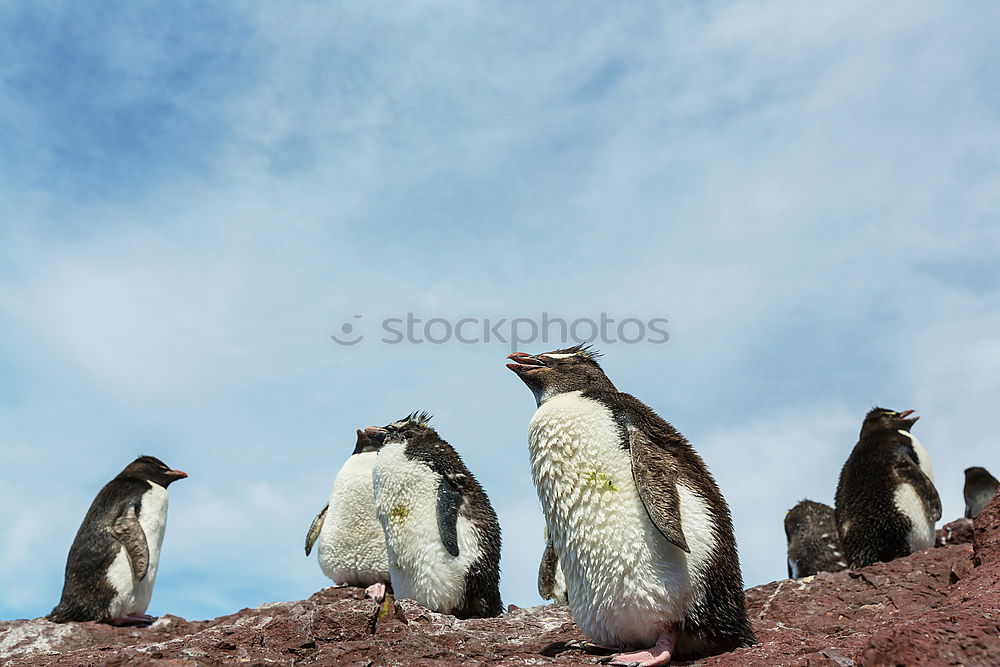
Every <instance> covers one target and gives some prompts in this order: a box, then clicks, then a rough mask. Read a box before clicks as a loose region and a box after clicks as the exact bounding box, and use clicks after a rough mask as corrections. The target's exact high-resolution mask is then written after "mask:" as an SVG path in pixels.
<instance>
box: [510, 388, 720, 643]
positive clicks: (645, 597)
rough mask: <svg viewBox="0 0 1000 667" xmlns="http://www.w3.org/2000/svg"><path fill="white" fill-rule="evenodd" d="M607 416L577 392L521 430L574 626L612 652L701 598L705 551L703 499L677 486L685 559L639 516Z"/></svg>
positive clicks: (708, 522) (708, 547)
mask: <svg viewBox="0 0 1000 667" xmlns="http://www.w3.org/2000/svg"><path fill="white" fill-rule="evenodd" d="M620 442H621V436H620V434H619V431H618V428H617V424H616V422H615V420H614V417H613V415H612V414H611V412H610V410H608V409H607V408H606V407H605V406H604V405H602V404H601V403H599V402H597V401H593V400H590V399H586V398H583V397H582V395H581V394H580V392H570V393H564V394H560V395H558V396H555V397H553V398H550V399H548V400H547V401H546V402H544V403H543V404H542V405H541V406H539V408H538V410H537V411H536V412H535V415H534V417H532V420H531V424H530V426H529V429H528V449H529V454H530V457H531V468H532V476H533V477H534V481H535V486H536V488H537V490H538V497H539V500H540V501H541V504H542V510H543V512H544V514H545V517H546V522H547V524H548V527H549V530H550V531H551V534H552V538H553V543H554V544H555V548H556V552H557V553H558V554H559V556H560V564H561V566H562V569H563V573H564V576H565V579H566V587H567V593H568V597H569V604H570V607H571V608H572V610H573V616H574V618H575V620H576V621H577V623H578V624H579V625H580V628H581V629H582V630H583V631H584V633H586V634H587V635H588V636H589V637H590V638H591V639H593V640H594V641H596V642H598V643H601V644H607V645H612V646H620V645H625V646H651V645H653V643H655V640H656V638H657V636H658V634H659V633H660V631H661V630H662V628H663V626H664V625H665V624H667V623H674V622H677V621H679V620H681V619H683V618H684V617H685V616H687V615H688V610H689V609H690V607H691V606H692V604H693V603H694V602H696V601H697V600H698V599H700V596H702V595H703V582H704V579H705V576H706V575H707V572H706V569H707V567H706V566H707V561H708V558H709V556H710V554H711V552H712V550H713V549H714V547H715V544H714V537H713V533H714V523H713V520H712V518H711V515H710V513H709V510H708V506H707V504H706V503H705V501H704V500H703V499H702V498H701V497H700V496H699V495H698V494H697V493H696V492H695V491H694V490H692V489H690V488H688V487H687V486H685V485H684V484H679V483H678V484H677V490H678V493H679V495H680V501H681V519H682V522H683V528H684V535H685V538H686V539H687V542H688V546H689V547H690V548H691V554H690V556H689V555H688V554H686V553H684V552H683V551H682V550H681V549H678V548H677V547H675V546H674V545H672V544H670V543H669V542H668V541H667V540H666V539H665V538H664V537H663V535H662V534H661V533H660V532H659V530H657V528H656V527H655V526H654V525H653V524H652V522H651V521H650V519H649V515H648V514H647V512H646V509H645V507H644V506H643V504H642V500H641V499H640V498H639V494H638V491H637V489H636V487H635V482H634V480H633V477H632V463H631V458H630V454H629V452H628V451H627V450H625V449H622V448H621V446H620Z"/></svg>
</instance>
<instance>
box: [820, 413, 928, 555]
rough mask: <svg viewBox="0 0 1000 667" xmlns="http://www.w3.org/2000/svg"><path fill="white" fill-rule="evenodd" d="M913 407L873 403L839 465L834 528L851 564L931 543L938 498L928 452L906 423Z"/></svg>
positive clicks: (910, 421)
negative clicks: (897, 408) (889, 407)
mask: <svg viewBox="0 0 1000 667" xmlns="http://www.w3.org/2000/svg"><path fill="white" fill-rule="evenodd" d="M912 414H913V410H905V411H903V412H895V411H893V410H886V409H884V408H878V407H876V408H873V409H872V410H871V411H870V412H869V413H868V414H867V415H866V416H865V420H864V423H863V424H862V425H861V436H860V439H859V440H858V442H857V444H856V445H854V450H853V451H852V452H851V455H850V457H848V459H847V462H846V463H845V464H844V467H843V469H842V470H841V471H840V481H839V483H838V484H837V496H836V518H837V531H838V532H839V533H840V541H841V544H842V545H843V547H844V555H845V556H847V563H848V565H850V567H852V568H857V567H865V566H866V565H871V564H872V563H875V562H877V561H882V562H887V561H890V560H893V559H894V558H900V557H901V556H906V555H909V554H911V553H913V552H914V551H920V550H922V549H928V548H930V547H931V546H933V545H934V524H935V523H936V522H937V520H938V519H940V518H941V499H940V498H939V497H938V492H937V489H935V488H934V473H933V470H932V469H931V462H930V456H929V455H928V454H927V450H926V449H924V447H923V445H921V444H920V441H918V440H917V439H916V438H915V437H914V436H913V434H912V433H910V429H911V428H913V425H914V424H915V423H916V421H917V419H919V417H910V415H912Z"/></svg>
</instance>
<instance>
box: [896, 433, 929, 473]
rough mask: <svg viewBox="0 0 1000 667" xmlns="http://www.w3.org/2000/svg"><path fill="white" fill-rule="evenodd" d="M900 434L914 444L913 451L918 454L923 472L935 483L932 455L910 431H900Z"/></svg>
mask: <svg viewBox="0 0 1000 667" xmlns="http://www.w3.org/2000/svg"><path fill="white" fill-rule="evenodd" d="M899 432H900V433H902V434H903V435H905V436H906V437H907V438H909V439H910V441H911V442H912V444H913V451H915V452H916V453H917V462H918V463H919V464H920V469H921V470H923V471H924V474H925V475H927V478H928V479H929V480H931V482H933V481H934V468H933V466H931V455H930V454H929V453H928V452H927V450H926V449H925V448H924V446H923V444H922V443H921V442H920V441H919V440H917V438H916V436H914V435H913V434H912V433H910V432H909V431H904V430H902V429H900V431H899Z"/></svg>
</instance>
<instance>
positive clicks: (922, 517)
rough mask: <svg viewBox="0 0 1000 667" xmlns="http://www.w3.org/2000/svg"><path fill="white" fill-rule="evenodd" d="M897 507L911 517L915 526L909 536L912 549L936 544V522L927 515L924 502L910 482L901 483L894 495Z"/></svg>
mask: <svg viewBox="0 0 1000 667" xmlns="http://www.w3.org/2000/svg"><path fill="white" fill-rule="evenodd" d="M893 500H894V501H895V504H896V509H898V510H899V511H900V513H901V514H904V515H906V517H907V518H909V520H910V523H912V524H913V528H911V529H910V534H909V535H908V536H907V541H908V542H909V543H910V550H911V551H922V550H924V549H929V548H931V547H932V546H934V522H933V521H931V520H930V519H929V518H928V517H927V513H926V512H925V510H924V503H923V501H922V500H920V496H918V495H917V491H916V489H914V488H913V486H912V485H910V484H900V485H899V486H897V487H896V491H895V492H894V495H893Z"/></svg>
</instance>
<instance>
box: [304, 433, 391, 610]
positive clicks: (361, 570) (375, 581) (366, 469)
mask: <svg viewBox="0 0 1000 667" xmlns="http://www.w3.org/2000/svg"><path fill="white" fill-rule="evenodd" d="M383 440H385V430H384V429H381V428H378V427H371V428H369V429H366V430H364V431H362V430H360V429H359V430H358V439H357V442H356V443H355V445H354V452H353V453H352V454H351V456H350V457H349V458H348V459H347V461H346V462H345V463H344V465H343V467H341V469H340V472H338V473H337V477H336V478H335V479H334V481H333V490H332V491H331V492H330V501H329V502H328V503H327V505H326V507H324V508H323V510H322V511H321V512H320V513H319V514H318V515H317V516H316V518H315V519H313V522H312V525H311V526H310V527H309V532H308V533H307V534H306V556H308V555H309V553H310V552H311V551H312V548H313V544H314V543H316V542H317V540H318V541H319V544H318V546H317V548H316V554H317V557H318V559H319V566H320V568H321V569H322V570H323V574H325V575H326V576H328V577H330V579H332V580H333V581H334V582H336V583H338V584H344V585H347V586H366V587H368V591H367V593H368V595H370V596H371V597H374V598H376V599H381V598H382V597H384V596H385V584H387V583H388V582H389V563H388V561H387V559H386V551H385V534H384V533H383V532H382V524H380V523H379V521H378V518H377V517H376V516H375V498H374V496H373V494H372V468H373V467H374V465H375V458H376V456H377V455H378V450H379V449H381V447H382V441H383Z"/></svg>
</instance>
